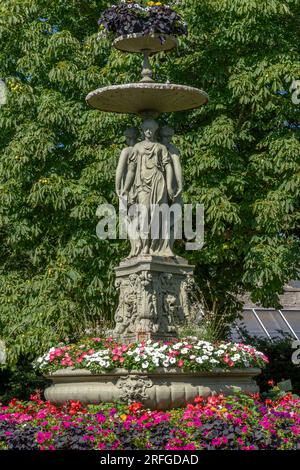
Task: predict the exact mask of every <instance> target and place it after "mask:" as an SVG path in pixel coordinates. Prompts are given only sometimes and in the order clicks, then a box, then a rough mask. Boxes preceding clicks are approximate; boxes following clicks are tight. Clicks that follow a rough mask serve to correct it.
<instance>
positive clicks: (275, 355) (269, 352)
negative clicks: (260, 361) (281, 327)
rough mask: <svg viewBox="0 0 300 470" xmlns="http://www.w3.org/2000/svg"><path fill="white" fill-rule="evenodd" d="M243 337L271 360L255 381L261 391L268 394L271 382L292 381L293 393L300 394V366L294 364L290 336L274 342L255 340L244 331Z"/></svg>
mask: <svg viewBox="0 0 300 470" xmlns="http://www.w3.org/2000/svg"><path fill="white" fill-rule="evenodd" d="M243 337H244V338H245V341H246V342H247V343H248V344H252V345H253V346H255V348H257V349H258V350H259V351H262V352H263V353H264V354H265V355H266V356H267V357H268V359H269V361H270V362H269V364H268V365H267V366H266V367H265V368H264V369H263V370H262V373H261V375H259V376H258V377H257V378H256V379H255V380H256V381H257V383H258V385H259V387H260V391H261V392H267V391H268V390H269V389H270V386H269V385H268V381H269V380H273V381H274V383H275V384H276V383H279V382H282V381H284V380H291V383H292V387H293V392H295V393H297V394H299V393H300V366H299V365H296V364H293V362H292V354H293V352H294V351H295V350H294V349H292V343H293V341H294V339H293V338H291V337H289V336H281V337H278V338H275V339H274V340H273V341H270V340H269V339H264V338H261V339H260V338H255V337H254V336H251V335H250V334H247V332H246V330H245V329H243Z"/></svg>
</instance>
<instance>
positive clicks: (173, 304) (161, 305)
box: [113, 255, 193, 342]
mask: <svg viewBox="0 0 300 470" xmlns="http://www.w3.org/2000/svg"><path fill="white" fill-rule="evenodd" d="M192 284H193V267H192V266H190V265H188V263H187V261H186V260H185V259H184V258H180V257H176V256H172V257H164V256H152V255H141V256H138V257H135V258H129V259H126V260H124V261H122V262H121V263H120V265H119V266H118V267H117V268H116V286H117V287H118V288H119V291H120V297H119V305H118V308H117V311H116V315H115V322H116V327H115V329H114V330H113V336H114V337H115V338H117V339H120V340H121V341H123V342H132V341H142V340H147V339H150V338H151V339H163V340H168V339H172V338H176V337H177V327H178V325H180V324H183V323H185V322H186V321H187V320H188V318H189V314H190V304H189V295H188V292H189V289H190V288H191V285H192Z"/></svg>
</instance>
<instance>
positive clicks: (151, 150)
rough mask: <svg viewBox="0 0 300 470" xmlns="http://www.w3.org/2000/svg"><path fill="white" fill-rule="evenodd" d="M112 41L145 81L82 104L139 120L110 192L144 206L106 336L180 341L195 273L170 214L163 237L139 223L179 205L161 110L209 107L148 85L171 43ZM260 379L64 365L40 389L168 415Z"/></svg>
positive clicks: (194, 93) (131, 224)
mask: <svg viewBox="0 0 300 470" xmlns="http://www.w3.org/2000/svg"><path fill="white" fill-rule="evenodd" d="M113 45H114V47H115V48H117V49H119V50H120V51H123V52H126V53H141V54H143V56H144V61H143V69H142V78H141V80H140V81H139V82H137V83H130V84H124V85H112V86H107V87H104V88H99V89H97V90H95V91H92V92H91V93H89V94H88V96H87V97H86V101H87V103H88V104H89V105H90V106H91V107H93V108H96V109H99V110H100V111H105V112H112V113H130V114H135V115H138V116H140V117H141V118H142V124H141V129H142V138H141V139H140V140H138V135H139V130H138V129H135V128H130V129H127V130H126V132H125V137H126V139H127V147H126V148H124V149H123V150H122V152H121V155H120V158H119V162H118V166H117V171H116V192H117V194H118V196H119V197H120V198H121V200H122V199H126V202H127V204H128V207H129V208H130V207H135V206H136V205H137V204H138V205H140V206H142V207H143V208H144V212H143V211H142V212H143V214H142V215H143V217H144V218H142V217H141V213H139V212H138V211H137V212H134V211H133V212H132V215H131V217H128V218H127V219H126V222H127V225H126V227H127V232H128V236H129V239H130V243H131V251H130V253H129V255H128V257H127V258H126V259H125V260H123V261H122V262H121V263H120V265H119V266H118V267H117V268H116V286H117V287H118V289H119V304H118V307H117V311H116V314H115V328H114V330H113V331H111V332H110V335H112V336H113V337H115V338H116V339H118V340H120V341H122V342H135V341H138V342H139V341H143V340H147V339H153V340H156V339H159V340H170V339H174V338H176V337H177V331H178V327H179V326H180V325H182V324H184V323H185V322H187V321H188V320H189V318H190V315H191V311H190V310H191V303H190V300H189V292H190V290H191V289H193V267H192V266H190V265H189V264H188V262H187V261H186V260H185V259H184V258H181V257H178V256H175V255H174V253H173V244H174V230H175V225H176V220H175V218H174V219H173V221H172V222H171V230H169V231H168V230H167V227H166V225H165V221H164V220H162V221H161V220H160V219H156V220H159V223H158V226H157V227H156V229H157V230H156V233H155V234H154V235H153V234H152V232H149V233H148V232H147V230H143V223H144V221H145V220H147V222H148V223H150V224H151V221H152V220H154V216H155V210H153V207H156V208H158V209H160V208H161V207H163V206H167V207H170V206H171V205H172V204H178V205H179V206H182V198H181V193H182V189H183V182H182V168H181V164H180V152H179V150H178V149H177V148H176V147H175V145H174V144H173V143H172V142H171V139H172V136H173V134H174V131H173V130H172V129H170V128H169V127H167V126H162V127H161V128H159V124H158V123H157V122H156V121H155V119H156V118H157V117H158V116H159V115H160V114H161V113H167V112H176V111H183V110H189V109H195V108H198V107H200V106H201V105H204V104H205V103H207V102H208V96H207V94H206V93H205V92H204V91H202V90H199V89H197V88H193V87H190V86H184V85H177V84H171V83H157V82H155V81H154V79H153V76H152V69H151V64H150V59H149V57H151V56H152V55H154V54H157V53H159V52H163V51H164V52H166V51H170V50H171V49H173V48H175V47H176V46H177V40H176V38H174V37H171V36H164V37H163V38H162V35H155V34H153V35H148V36H143V35H139V34H134V35H128V36H121V37H119V38H117V39H116V40H115V41H114V44H113ZM169 228H170V226H169ZM166 234H167V236H166ZM258 373H259V369H247V370H239V371H236V370H235V371H227V372H225V371H221V370H219V371H218V370H216V372H214V373H209V372H207V373H205V372H202V373H199V372H197V373H194V372H191V371H188V372H185V371H182V370H178V369H174V370H166V369H161V370H157V371H155V372H151V373H148V372H137V371H126V370H122V369H116V370H114V371H113V372H109V373H103V374H98V375H96V374H92V373H91V372H90V371H87V370H81V369H80V370H79V369H78V370H73V369H69V370H67V369H66V370H63V371H62V370H60V371H57V372H55V373H53V374H51V377H50V378H51V380H52V382H53V385H52V386H51V387H49V388H47V389H46V391H45V396H46V398H47V399H49V400H51V401H53V402H64V401H65V400H70V399H76V400H80V401H82V402H86V403H88V402H89V403H98V402H101V401H102V402H112V401H119V400H124V401H129V402H130V401H142V402H143V403H144V405H145V406H147V407H149V408H154V409H168V408H172V407H177V406H182V405H185V404H186V403H187V402H190V401H193V399H194V398H195V397H196V396H197V395H203V396H207V395H210V394H211V393H217V392H220V391H222V392H225V393H228V389H227V388H226V387H228V386H230V385H235V386H240V387H241V388H242V389H243V390H244V391H247V392H256V391H258V387H257V386H256V384H255V382H254V381H253V377H254V376H255V375H257V374H258Z"/></svg>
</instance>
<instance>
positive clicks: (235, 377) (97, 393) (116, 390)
mask: <svg viewBox="0 0 300 470" xmlns="http://www.w3.org/2000/svg"><path fill="white" fill-rule="evenodd" d="M260 372H261V370H260V369H256V368H246V369H231V370H229V371H223V370H217V369H216V370H215V371H213V372H189V371H182V370H179V369H174V370H166V369H158V370H156V371H155V372H147V373H146V372H136V371H131V372H130V371H127V370H123V369H116V370H114V371H111V372H107V373H103V374H93V373H92V372H90V371H88V370H85V369H72V368H67V369H64V370H59V371H56V372H54V373H52V374H51V375H48V376H47V378H48V379H50V380H51V381H52V385H51V386H50V387H48V388H47V389H46V390H45V397H46V399H47V400H50V401H51V402H52V403H57V404H62V403H64V402H65V401H67V400H79V401H80V402H82V403H85V404H88V403H91V404H99V403H118V402H120V401H122V402H125V403H132V402H141V403H142V404H143V405H144V406H145V407H146V408H150V409H152V410H168V409H172V408H177V407H183V406H185V405H187V404H188V403H193V401H194V399H195V398H196V397H197V396H202V397H208V396H210V395H215V394H218V393H223V394H224V395H230V394H232V393H233V392H234V389H233V388H232V387H238V388H239V389H240V390H241V391H242V392H244V393H257V392H259V388H258V386H257V384H256V382H255V380H254V377H256V376H257V375H259V374H260Z"/></svg>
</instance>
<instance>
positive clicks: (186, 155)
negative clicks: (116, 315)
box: [0, 0, 300, 363]
mask: <svg viewBox="0 0 300 470" xmlns="http://www.w3.org/2000/svg"><path fill="white" fill-rule="evenodd" d="M109 4H111V2H107V1H104V0H92V1H86V0H76V1H75V0H74V1H71V2H66V1H63V0H55V1H51V2H49V1H46V0H3V1H2V2H1V5H0V39H1V52H0V77H2V79H3V80H5V82H6V84H7V87H8V101H7V104H6V105H4V106H2V107H0V136H1V140H0V259H1V261H0V331H1V335H2V336H3V337H4V338H5V340H6V343H7V348H8V350H9V361H10V363H16V361H17V360H18V358H19V357H20V356H24V355H25V356H26V357H27V358H28V359H31V358H33V357H34V356H36V355H37V354H39V353H41V352H43V351H45V350H46V349H47V348H48V347H49V346H51V345H52V344H54V343H57V341H59V340H62V339H66V338H69V339H72V338H74V337H78V336H79V335H81V334H82V333H83V332H85V330H86V329H87V328H89V329H93V328H96V327H99V326H100V327H101V326H102V323H103V322H104V321H105V320H110V319H111V318H112V317H113V312H114V308H115V301H116V291H115V288H114V286H113V278H114V273H113V268H114V266H116V264H117V263H118V261H119V260H120V259H121V258H122V257H124V256H125V254H126V253H128V245H127V244H126V243H125V242H119V241H115V242H114V241H111V240H109V241H105V242H104V241H101V242H100V241H99V240H98V239H97V237H96V233H95V227H96V225H97V217H96V215H95V213H96V208H97V206H98V204H99V203H103V202H108V203H113V204H115V205H117V199H116V196H115V195H114V170H115V167H116V162H117V158H118V155H119V152H120V150H121V148H122V146H123V145H124V138H123V137H122V131H123V129H125V127H126V126H128V125H133V124H136V123H137V122H138V121H137V120H136V118H132V117H128V116H122V117H120V116H115V115H110V114H104V113H99V112H97V111H96V110H92V109H89V108H88V106H87V105H86V104H85V96H86V95H87V93H88V92H90V91H91V90H93V89H95V88H97V87H101V86H105V85H108V84H113V83H125V82H130V81H136V80H138V79H139V76H140V68H141V58H140V57H138V56H137V55H134V54H133V55H124V54H122V53H120V52H118V51H116V50H114V49H113V48H111V44H110V43H109V42H108V41H107V40H105V39H102V40H100V41H98V40H97V29H98V26H97V20H98V18H99V17H100V16H101V12H102V11H103V10H104V9H105V8H106V7H107V6H108V5H109ZM176 8H177V9H178V11H179V13H180V14H182V16H183V17H184V19H185V20H186V21H187V23H188V25H189V31H190V34H189V36H188V37H187V38H180V47H179V48H178V49H177V50H175V51H173V52H171V53H170V54H160V55H159V56H158V57H157V58H154V59H153V63H154V68H155V71H156V76H157V79H158V80H161V81H164V82H165V81H166V80H170V81H171V82H175V83H182V84H187V85H193V86H196V87H200V88H203V89H204V90H206V91H207V92H208V93H209V96H210V102H209V104H208V105H207V106H205V107H203V108H201V109H199V110H195V111H192V112H189V113H184V112H183V113H177V114H176V115H170V116H162V121H163V122H164V123H168V124H170V125H173V126H174V127H175V129H176V135H177V137H176V139H175V140H176V144H177V145H178V146H179V148H180V149H181V150H182V162H183V167H184V174H185V188H186V190H185V194H184V198H185V201H186V202H193V203H204V205H205V211H206V216H205V221H206V231H205V236H206V239H205V241H206V244H205V246H204V248H203V249H202V250H201V251H199V252H189V253H187V252H185V251H184V249H183V244H180V243H179V244H178V247H177V249H178V253H179V254H183V255H184V256H186V257H187V258H188V259H189V261H190V262H191V263H194V264H195V265H196V278H197V282H198V284H199V287H200V288H201V290H202V292H203V295H204V297H205V299H206V302H207V304H208V305H209V308H210V309H213V310H214V311H215V312H217V313H219V314H220V315H221V314H223V312H225V311H228V310H229V311H230V312H231V311H232V305H234V306H235V308H236V310H237V309H238V306H239V304H238V302H237V301H236V298H237V295H238V294H239V293H242V292H244V291H250V292H251V294H252V299H253V300H255V301H262V302H263V303H265V304H269V305H273V306H276V305H277V302H278V297H277V294H278V293H280V292H281V290H282V285H283V284H284V282H286V281H287V280H288V279H290V278H293V277H295V276H296V268H297V267H298V266H299V258H300V253H299V192H300V146H299V130H292V129H289V128H288V127H286V126H285V125H284V124H283V123H284V122H285V121H288V122H297V119H299V117H298V114H297V111H298V110H299V107H298V108H297V106H296V105H294V104H293V103H292V101H291V96H290V94H287V95H286V96H285V95H281V94H278V91H280V90H287V91H288V90H289V88H290V85H291V82H292V80H293V79H294V78H295V79H296V78H299V75H300V61H299V44H300V41H299V39H300V38H299V30H300V29H299V14H300V4H299V0H283V1H282V0H272V1H270V0H243V1H241V0H218V1H216V0H203V1H201V2H199V1H198V0H186V1H182V2H180V4H179V5H177V7H176Z"/></svg>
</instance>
